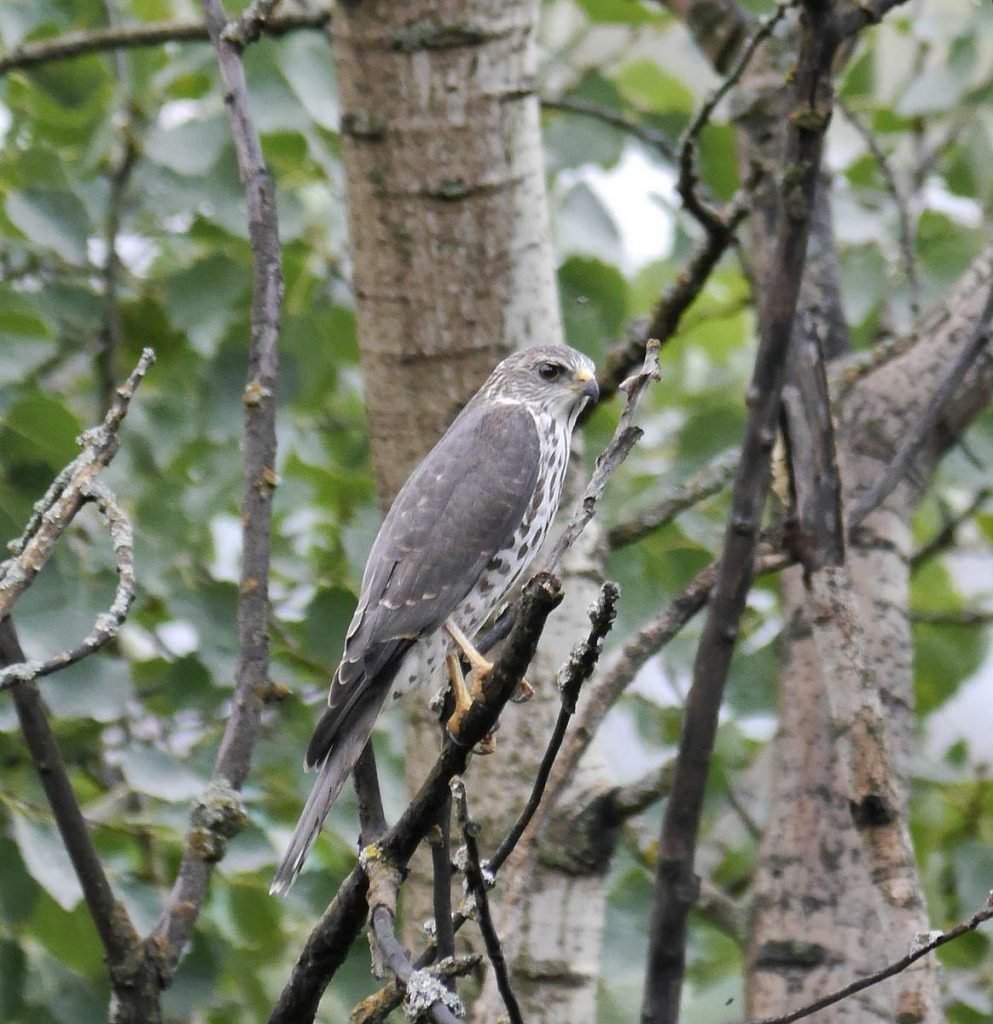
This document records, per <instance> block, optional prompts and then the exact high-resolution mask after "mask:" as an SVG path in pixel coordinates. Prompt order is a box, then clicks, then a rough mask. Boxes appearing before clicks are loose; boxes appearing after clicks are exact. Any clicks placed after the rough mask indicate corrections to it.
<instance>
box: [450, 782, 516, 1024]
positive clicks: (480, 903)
mask: <svg viewBox="0 0 993 1024" xmlns="http://www.w3.org/2000/svg"><path fill="white" fill-rule="evenodd" d="M449 785H450V787H451V790H452V798H453V799H454V801H455V816H456V819H457V820H458V823H459V827H460V828H461V830H462V842H463V844H464V849H465V853H466V858H465V877H466V882H467V883H468V885H469V894H470V896H471V897H472V900H473V903H474V906H475V913H476V917H477V919H478V921H479V930H480V932H481V933H482V936H483V944H484V945H485V946H486V955H487V956H488V957H489V958H490V964H491V965H492V967H493V975H494V977H495V978H496V984H497V989H498V990H499V992H500V997H501V998H502V999H503V1005H504V1006H505V1007H506V1008H507V1016H508V1017H509V1019H510V1024H524V1018H523V1016H522V1015H521V1007H520V1004H519V1003H518V1002H517V996H516V995H514V989H513V987H512V986H511V984H510V972H509V971H508V970H507V960H506V958H505V957H504V955H503V947H502V946H501V945H500V936H499V935H497V930H496V925H495V924H494V923H493V915H492V913H491V912H490V898H489V895H488V893H487V891H486V890H487V886H488V884H492V875H490V873H489V869H488V868H485V867H484V866H483V864H482V863H481V862H480V859H479V844H478V843H477V842H476V833H477V831H478V829H479V826H478V825H477V824H476V823H475V822H474V821H473V820H472V819H471V818H470V817H469V801H468V799H467V798H466V793H465V783H464V782H463V781H462V779H461V778H460V777H459V776H458V775H456V776H455V778H454V779H452V781H451V782H450V783H449Z"/></svg>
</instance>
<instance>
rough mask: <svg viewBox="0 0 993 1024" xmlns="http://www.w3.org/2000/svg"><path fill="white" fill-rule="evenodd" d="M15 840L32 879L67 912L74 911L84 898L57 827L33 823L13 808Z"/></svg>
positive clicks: (37, 822)
mask: <svg viewBox="0 0 993 1024" xmlns="http://www.w3.org/2000/svg"><path fill="white" fill-rule="evenodd" d="M10 813H11V818H12V820H13V825H14V841H15V842H16V843H17V848H18V850H19V851H20V853H21V861H22V862H23V864H24V866H25V867H26V868H27V870H28V872H29V874H30V875H31V877H32V878H33V879H34V880H35V881H36V882H37V883H38V884H39V885H40V886H41V887H42V888H43V889H44V890H45V891H46V892H47V893H48V894H49V895H50V896H51V897H52V899H54V900H55V902H56V903H57V904H58V905H59V906H60V907H61V908H62V909H63V910H66V911H68V910H72V909H73V907H75V906H76V904H77V903H79V901H80V900H81V899H82V898H83V891H82V889H80V887H79V882H78V881H77V880H76V873H75V872H74V871H73V867H72V864H71V863H70V861H69V855H68V854H67V853H66V850H65V847H64V846H63V845H62V837H61V835H59V832H58V830H57V829H56V828H55V826H54V825H49V824H47V823H43V822H39V821H33V820H31V819H30V818H26V817H25V816H24V815H22V814H20V813H18V812H17V811H15V810H13V809H11V812H10Z"/></svg>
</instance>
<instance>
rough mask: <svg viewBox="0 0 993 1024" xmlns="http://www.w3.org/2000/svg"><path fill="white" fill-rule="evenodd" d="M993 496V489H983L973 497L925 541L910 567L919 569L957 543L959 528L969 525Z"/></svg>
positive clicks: (916, 552) (913, 557)
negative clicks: (965, 524)
mask: <svg viewBox="0 0 993 1024" xmlns="http://www.w3.org/2000/svg"><path fill="white" fill-rule="evenodd" d="M991 495H993V488H989V487H981V488H980V489H979V490H978V491H976V493H975V494H974V495H973V496H972V500H971V501H970V502H969V504H968V505H966V507H965V508H964V509H962V511H961V512H959V513H957V514H956V515H954V516H950V517H949V518H948V519H947V521H946V522H945V523H943V524H942V527H941V529H940V530H939V531H938V532H937V533H936V534H935V535H934V536H933V537H932V538H931V539H930V540H929V541H925V542H924V543H923V544H922V545H921V546H920V547H919V548H918V549H917V550H916V551H915V552H914V553H913V554H912V555H911V556H910V567H911V569H917V568H919V567H920V566H921V565H923V564H924V563H925V562H927V561H928V560H929V559H931V558H934V556H935V555H937V554H940V553H941V552H942V551H944V550H945V549H946V548H949V547H951V546H952V545H953V544H954V543H955V537H956V535H957V534H958V531H959V527H960V526H962V525H963V523H967V522H968V521H969V520H970V519H972V517H973V516H974V515H975V514H976V513H977V512H978V511H979V510H980V508H982V507H983V505H984V504H985V503H986V501H987V500H988V499H989V498H990V496H991Z"/></svg>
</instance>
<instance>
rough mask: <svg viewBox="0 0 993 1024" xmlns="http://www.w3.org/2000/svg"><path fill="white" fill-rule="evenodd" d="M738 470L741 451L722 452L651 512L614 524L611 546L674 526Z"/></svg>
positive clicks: (608, 537)
mask: <svg viewBox="0 0 993 1024" xmlns="http://www.w3.org/2000/svg"><path fill="white" fill-rule="evenodd" d="M737 467H738V449H737V448H729V449H728V450H727V451H725V452H722V453H721V454H720V455H718V456H717V457H716V458H714V459H712V460H711V461H710V462H708V463H707V465H706V466H704V467H703V469H701V470H699V472H697V473H694V474H693V476H691V477H690V478H689V479H688V480H687V481H686V482H685V483H682V484H678V485H677V486H676V487H673V488H672V490H670V491H669V492H668V493H666V494H664V495H663V496H662V498H661V499H659V500H658V501H657V502H656V503H655V504H654V505H653V506H652V507H651V508H649V509H646V510H645V511H644V512H639V513H638V514H637V515H635V516H632V517H631V518H630V519H627V520H625V521H624V522H620V523H615V524H614V525H613V526H612V527H611V528H610V529H609V530H608V531H607V544H608V546H609V547H610V548H611V550H614V551H616V550H617V549H618V548H621V547H624V546H625V545H627V544H634V543H636V542H637V541H639V540H641V539H642V538H643V537H647V536H648V534H650V533H653V532H654V531H655V530H658V529H659V528H660V527H662V526H665V525H667V524H668V523H671V522H672V521H673V519H675V518H676V516H678V515H679V514H680V513H681V512H685V511H686V510H687V509H688V508H692V507H693V506H694V505H698V504H699V503H700V502H701V501H704V500H705V499H706V498H710V497H712V496H713V495H715V494H720V492H721V491H722V490H724V488H725V487H726V486H727V485H728V483H729V482H730V481H731V480H732V479H733V477H734V472H735V470H736V469H737Z"/></svg>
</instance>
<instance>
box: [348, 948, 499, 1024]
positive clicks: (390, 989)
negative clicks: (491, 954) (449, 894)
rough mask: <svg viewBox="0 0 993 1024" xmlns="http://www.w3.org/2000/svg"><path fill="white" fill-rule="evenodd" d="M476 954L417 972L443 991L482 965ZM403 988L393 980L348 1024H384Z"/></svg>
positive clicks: (357, 1009) (366, 1001) (354, 1012)
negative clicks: (436, 981) (432, 976)
mask: <svg viewBox="0 0 993 1024" xmlns="http://www.w3.org/2000/svg"><path fill="white" fill-rule="evenodd" d="M482 959H483V958H482V956H480V954H478V953H470V954H468V955H462V956H453V957H448V958H447V959H445V960H439V961H438V963H436V964H431V965H430V966H425V965H422V966H420V967H418V968H417V969H418V970H423V971H424V972H425V973H427V974H431V975H434V977H435V978H437V979H438V981H439V982H441V983H442V984H443V985H444V986H445V987H446V988H449V987H450V986H451V985H452V984H453V983H454V981H455V979H456V978H464V977H465V976H466V975H467V974H471V973H472V972H473V971H474V970H475V969H476V968H477V967H478V966H479V965H480V963H481V962H482ZM404 992H405V990H404V988H403V986H402V985H400V983H399V982H398V981H396V980H394V981H392V982H390V984H388V985H385V986H384V987H383V988H381V989H379V990H378V991H377V992H374V993H373V994H372V995H371V996H368V997H366V998H365V999H363V1000H362V1002H361V1003H359V1004H358V1005H357V1006H356V1007H354V1008H353V1010H352V1012H351V1013H350V1014H349V1017H348V1020H349V1024H386V1021H387V1018H388V1017H389V1015H390V1014H391V1013H392V1012H393V1011H394V1010H395V1009H396V1008H397V1007H398V1006H399V1005H400V1004H401V1003H402V1002H403V997H404Z"/></svg>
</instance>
